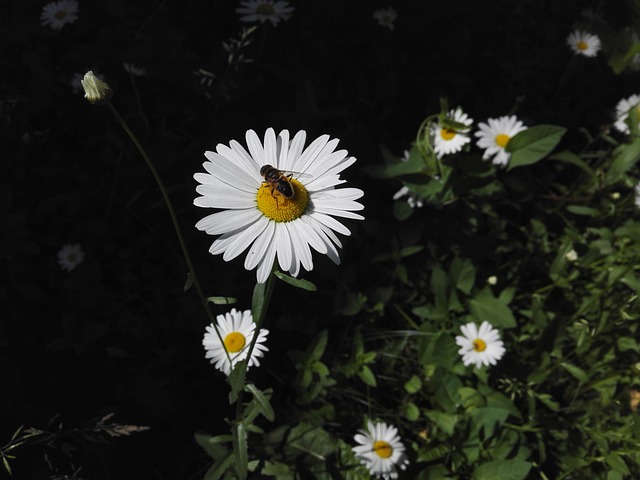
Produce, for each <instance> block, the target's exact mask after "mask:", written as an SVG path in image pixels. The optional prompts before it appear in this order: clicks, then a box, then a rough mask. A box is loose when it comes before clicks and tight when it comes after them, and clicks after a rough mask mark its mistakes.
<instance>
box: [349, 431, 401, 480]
mask: <svg viewBox="0 0 640 480" xmlns="http://www.w3.org/2000/svg"><path fill="white" fill-rule="evenodd" d="M354 440H355V441H356V442H358V443H359V444H360V445H358V446H356V447H353V448H352V450H353V453H354V454H355V456H356V458H357V459H358V460H360V462H361V463H362V464H364V465H365V466H366V467H367V469H368V470H369V473H370V474H371V475H373V476H375V477H377V478H383V479H385V480H388V479H395V478H398V472H397V469H398V468H400V469H401V470H404V469H405V468H407V465H408V464H409V460H407V457H406V455H405V453H404V445H403V444H402V442H401V441H400V436H399V435H398V429H397V428H396V427H394V426H391V425H387V424H386V423H384V422H377V423H373V422H370V421H367V429H366V430H359V433H357V434H356V435H355V437H354Z"/></svg>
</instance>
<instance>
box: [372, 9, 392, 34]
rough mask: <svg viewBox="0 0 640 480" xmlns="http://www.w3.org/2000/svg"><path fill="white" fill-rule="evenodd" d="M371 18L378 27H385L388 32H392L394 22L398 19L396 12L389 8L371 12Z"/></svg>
mask: <svg viewBox="0 0 640 480" xmlns="http://www.w3.org/2000/svg"><path fill="white" fill-rule="evenodd" d="M373 18H375V19H376V20H377V21H378V25H380V26H381V27H386V28H388V29H389V30H393V29H394V28H395V25H394V23H395V21H396V19H397V18H398V12H396V11H395V9H393V8H391V7H389V8H381V9H379V10H376V11H375V12H373Z"/></svg>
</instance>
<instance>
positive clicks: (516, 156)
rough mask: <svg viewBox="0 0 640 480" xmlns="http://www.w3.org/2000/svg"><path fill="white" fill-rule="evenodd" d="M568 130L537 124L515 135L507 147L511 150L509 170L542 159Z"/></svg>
mask: <svg viewBox="0 0 640 480" xmlns="http://www.w3.org/2000/svg"><path fill="white" fill-rule="evenodd" d="M566 131H567V129H566V128H564V127H557V126H555V125H536V126H534V127H529V128H527V129H526V130H524V131H522V132H520V133H518V134H517V135H515V136H514V137H513V138H511V139H510V140H509V142H508V143H507V146H506V147H505V150H506V151H507V152H511V159H510V161H509V166H508V170H511V169H512V168H516V167H522V166H524V165H531V164H533V163H536V162H538V161H540V160H542V159H543V158H544V157H546V156H547V155H549V154H550V153H551V151H552V150H553V149H554V148H555V147H556V145H558V143H559V142H560V139H561V138H562V136H563V135H564V134H565V132H566Z"/></svg>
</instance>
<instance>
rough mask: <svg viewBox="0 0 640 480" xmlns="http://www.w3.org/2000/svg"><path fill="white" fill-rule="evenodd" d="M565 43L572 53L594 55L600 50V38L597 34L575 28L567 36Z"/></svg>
mask: <svg viewBox="0 0 640 480" xmlns="http://www.w3.org/2000/svg"><path fill="white" fill-rule="evenodd" d="M567 43H568V44H569V47H571V50H573V53H575V54H577V55H584V56H585V57H595V56H596V55H597V54H598V52H599V51H600V47H601V44H600V38H598V36H597V35H592V34H590V33H587V32H584V31H582V30H575V31H573V32H571V33H570V34H569V36H568V37H567Z"/></svg>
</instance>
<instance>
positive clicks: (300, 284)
mask: <svg viewBox="0 0 640 480" xmlns="http://www.w3.org/2000/svg"><path fill="white" fill-rule="evenodd" d="M275 275H276V277H278V278H279V279H280V280H282V281H283V282H285V283H288V284H289V285H292V286H294V287H296V288H300V289H302V290H306V291H308V292H315V291H316V290H318V287H316V286H315V285H314V284H313V283H312V282H310V281H309V280H305V279H304V278H294V277H292V276H291V275H287V274H286V273H282V272H275Z"/></svg>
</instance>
